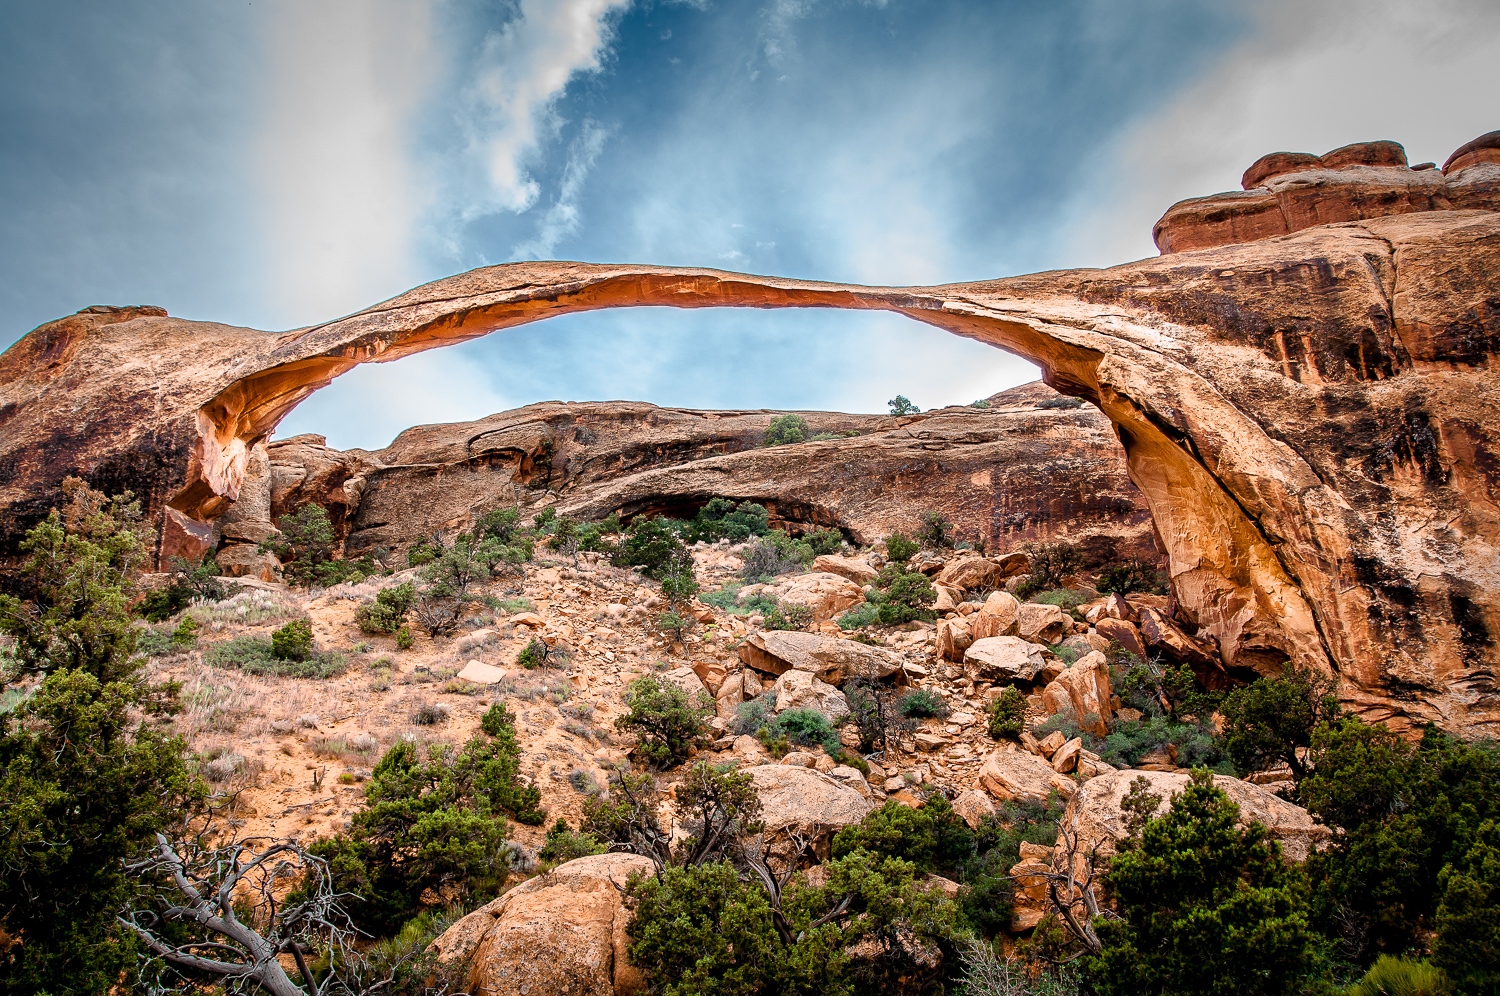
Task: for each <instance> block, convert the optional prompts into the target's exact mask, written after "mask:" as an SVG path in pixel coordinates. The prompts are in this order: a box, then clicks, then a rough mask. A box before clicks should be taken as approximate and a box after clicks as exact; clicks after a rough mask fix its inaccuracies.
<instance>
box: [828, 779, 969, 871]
mask: <svg viewBox="0 0 1500 996" xmlns="http://www.w3.org/2000/svg"><path fill="white" fill-rule="evenodd" d="M975 847H976V840H975V837H974V834H973V833H972V832H971V831H970V830H969V827H968V824H966V823H964V821H963V819H962V818H961V817H960V816H959V815H958V814H957V813H955V812H954V811H953V807H952V806H951V805H949V803H948V800H947V799H946V798H944V797H943V795H942V793H940V792H934V793H933V794H932V795H930V796H928V797H927V800H926V801H925V802H924V803H922V805H921V806H919V807H917V808H916V809H912V808H911V807H909V806H904V805H902V804H901V803H899V802H897V801H896V800H894V799H891V800H888V801H887V802H886V803H885V805H883V806H881V807H880V808H879V809H876V810H873V811H872V812H870V813H869V815H867V816H866V817H865V818H864V819H863V820H860V821H859V822H858V823H856V824H853V825H852V826H846V827H844V828H843V829H841V830H840V831H839V832H838V833H837V834H835V835H834V838H833V851H832V854H833V857H834V858H835V859H838V858H842V857H845V856H846V855H849V854H853V853H854V852H855V851H860V850H863V851H867V852H869V853H870V854H875V855H880V856H882V857H892V858H900V859H901V860H902V861H910V862H911V863H912V864H913V865H915V866H916V868H917V871H918V872H919V873H927V872H952V871H954V870H955V869H958V868H959V867H960V866H962V865H963V864H964V863H965V862H967V861H968V860H969V859H970V858H971V857H972V856H973V855H974V851H975Z"/></svg>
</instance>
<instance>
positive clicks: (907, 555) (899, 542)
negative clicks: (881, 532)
mask: <svg viewBox="0 0 1500 996" xmlns="http://www.w3.org/2000/svg"><path fill="white" fill-rule="evenodd" d="M921 549H922V547H921V546H919V545H918V544H917V543H916V542H915V541H914V540H911V539H908V538H907V537H906V536H905V535H904V534H902V533H892V534H891V535H890V536H888V537H887V538H886V541H885V552H886V556H887V557H889V558H890V561H891V563H893V564H904V563H906V562H907V561H908V560H910V559H911V558H913V557H915V556H916V555H917V553H918V552H919V551H920V550H921Z"/></svg>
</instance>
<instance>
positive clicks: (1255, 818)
mask: <svg viewBox="0 0 1500 996" xmlns="http://www.w3.org/2000/svg"><path fill="white" fill-rule="evenodd" d="M1137 778H1145V779H1146V780H1147V781H1148V782H1150V783H1151V791H1153V792H1155V793H1156V794H1157V795H1159V796H1161V797H1162V802H1163V805H1162V807H1161V808H1160V809H1158V810H1157V814H1158V815H1161V814H1163V813H1166V812H1167V811H1168V810H1169V809H1170V802H1171V797H1172V796H1173V795H1174V794H1175V793H1177V792H1181V791H1182V790H1183V789H1184V788H1185V787H1187V784H1188V781H1189V778H1190V776H1189V775H1188V774H1187V773H1186V772H1182V773H1177V772H1157V771H1142V770H1140V769H1132V770H1129V771H1112V772H1109V773H1107V774H1103V775H1100V776H1099V777H1097V778H1093V779H1091V780H1089V781H1087V782H1085V783H1084V784H1083V786H1082V787H1081V788H1080V789H1079V791H1078V793H1077V794H1076V795H1074V796H1073V799H1072V801H1071V802H1070V803H1069V804H1068V809H1067V811H1066V812H1065V813H1064V814H1063V825H1064V826H1072V825H1074V824H1073V821H1074V820H1075V818H1076V820H1077V823H1076V826H1077V829H1078V835H1079V839H1080V840H1087V841H1090V842H1092V841H1096V840H1097V841H1101V842H1102V845H1103V846H1101V847H1100V853H1101V854H1112V853H1114V849H1115V844H1116V842H1118V841H1120V840H1123V839H1124V838H1125V836H1126V830H1125V816H1124V811H1123V810H1122V809H1121V808H1120V803H1121V802H1122V801H1123V800H1124V798H1125V796H1126V794H1128V793H1129V792H1130V787H1131V784H1132V783H1133V782H1134V781H1135V779H1137ZM1214 785H1216V786H1218V787H1219V788H1221V789H1223V790H1224V791H1225V792H1226V793H1227V794H1228V795H1229V798H1230V799H1231V800H1233V801H1234V803H1235V804H1236V805H1237V806H1239V807H1240V815H1239V825H1240V826H1242V827H1243V826H1248V825H1249V824H1250V823H1252V822H1255V823H1260V824H1261V825H1263V826H1264V827H1265V828H1266V829H1267V830H1268V831H1270V835H1271V837H1272V838H1273V839H1274V840H1276V841H1278V842H1280V844H1281V851H1282V854H1284V855H1285V856H1286V857H1287V858H1289V859H1290V860H1292V861H1305V860H1307V855H1308V853H1309V852H1310V851H1311V850H1313V849H1315V848H1319V847H1321V846H1322V845H1323V844H1324V843H1325V842H1327V841H1328V839H1329V836H1330V833H1329V829H1328V828H1327V827H1325V826H1322V825H1320V824H1317V823H1315V822H1313V818H1312V817H1311V816H1309V815H1308V813H1307V810H1305V809H1303V808H1302V807H1301V806H1297V805H1294V804H1292V803H1290V802H1287V801H1286V800H1285V799H1283V798H1281V797H1280V796H1278V795H1275V794H1274V793H1272V792H1269V791H1267V790H1266V789H1264V788H1261V787H1260V786H1259V785H1252V784H1250V783H1249V782H1243V781H1240V780H1239V779H1238V778H1230V777H1228V776H1226V775H1215V776H1214ZM1059 843H1061V841H1059Z"/></svg>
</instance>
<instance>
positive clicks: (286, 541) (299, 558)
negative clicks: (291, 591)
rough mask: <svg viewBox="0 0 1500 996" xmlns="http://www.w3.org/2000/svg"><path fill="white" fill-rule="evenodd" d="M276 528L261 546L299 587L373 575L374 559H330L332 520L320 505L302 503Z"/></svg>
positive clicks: (279, 522)
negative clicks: (275, 531) (277, 561)
mask: <svg viewBox="0 0 1500 996" xmlns="http://www.w3.org/2000/svg"><path fill="white" fill-rule="evenodd" d="M276 527H277V529H278V530H279V531H278V532H277V533H276V534H275V535H274V536H272V537H271V538H270V539H268V540H266V541H265V542H264V543H262V544H261V545H260V548H261V549H262V550H269V551H270V552H271V553H274V554H275V555H276V557H277V559H279V560H280V561H281V563H282V573H283V574H284V575H285V577H286V579H287V581H288V583H290V584H293V585H296V586H299V587H311V586H313V585H323V586H325V587H326V586H330V585H335V584H340V583H342V582H344V581H350V580H357V579H360V578H364V577H367V576H369V575H371V574H374V573H375V572H376V570H377V568H376V567H375V562H374V561H373V560H371V559H370V558H368V557H366V558H364V559H362V560H359V561H352V560H334V559H333V546H334V535H333V523H332V522H331V521H329V518H328V510H327V509H325V508H324V507H323V506H322V505H303V506H302V507H301V508H300V509H298V510H297V511H296V512H294V513H293V514H291V515H284V516H282V517H281V518H280V519H279V520H277V522H276Z"/></svg>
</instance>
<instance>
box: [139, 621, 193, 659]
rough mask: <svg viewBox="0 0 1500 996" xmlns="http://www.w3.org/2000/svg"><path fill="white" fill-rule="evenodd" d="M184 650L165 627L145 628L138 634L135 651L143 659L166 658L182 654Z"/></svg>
mask: <svg viewBox="0 0 1500 996" xmlns="http://www.w3.org/2000/svg"><path fill="white" fill-rule="evenodd" d="M182 649H183V648H182V647H180V646H178V644H177V642H176V641H175V640H173V639H172V631H171V630H169V629H168V628H167V627H165V626H159V627H158V626H143V627H141V628H140V630H139V631H138V632H137V633H136V637H135V651H136V653H138V654H140V655H141V656H142V657H165V656H167V655H168V654H176V653H181V652H182Z"/></svg>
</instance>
